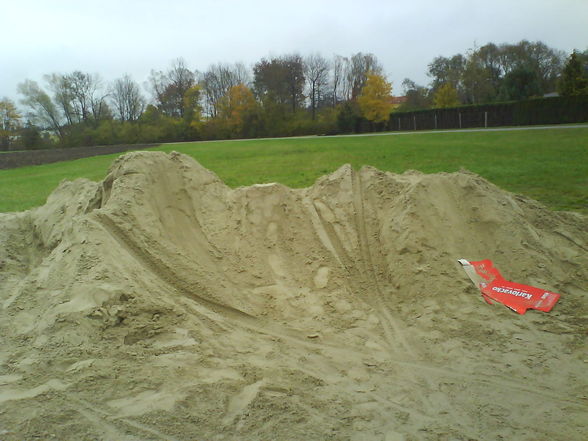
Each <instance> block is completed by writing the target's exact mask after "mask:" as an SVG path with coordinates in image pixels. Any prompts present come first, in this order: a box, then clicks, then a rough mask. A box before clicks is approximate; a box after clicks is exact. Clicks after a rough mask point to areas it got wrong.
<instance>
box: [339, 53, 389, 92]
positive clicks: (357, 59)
mask: <svg viewBox="0 0 588 441" xmlns="http://www.w3.org/2000/svg"><path fill="white" fill-rule="evenodd" d="M383 70H384V69H383V68H382V65H381V64H380V62H379V61H378V59H377V57H376V56H375V55H373V54H363V53H361V52H358V53H357V54H355V55H353V56H352V57H351V59H350V60H349V66H348V69H347V75H346V81H347V88H348V90H349V92H350V96H349V99H352V100H354V99H355V98H357V97H358V96H359V94H360V93H361V89H363V86H364V85H365V82H366V80H367V74H368V73H374V74H378V75H381V74H382V72H383Z"/></svg>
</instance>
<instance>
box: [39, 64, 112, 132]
mask: <svg viewBox="0 0 588 441" xmlns="http://www.w3.org/2000/svg"><path fill="white" fill-rule="evenodd" d="M45 81H46V82H47V84H48V85H49V89H50V90H51V91H52V92H53V101H54V104H55V105H56V106H57V107H58V108H59V109H60V111H61V112H62V113H63V116H64V117H65V119H66V121H67V124H74V123H80V122H86V123H87V122H96V121H99V120H100V119H102V118H103V117H104V116H105V114H106V111H107V108H106V102H105V98H106V95H105V94H103V93H102V80H101V79H100V77H99V76H98V75H92V74H88V73H84V72H80V71H74V72H72V73H70V74H65V75H64V74H57V73H53V74H51V75H45Z"/></svg>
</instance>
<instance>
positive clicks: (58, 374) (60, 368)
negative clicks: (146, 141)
mask: <svg viewBox="0 0 588 441" xmlns="http://www.w3.org/2000/svg"><path fill="white" fill-rule="evenodd" d="M587 227H588V222H587V218H586V217H585V216H582V215H579V214H573V213H554V212H551V211H549V210H547V209H546V208H544V207H542V206H540V205H539V204H538V203H536V202H534V201H531V200H528V199H526V198H523V197H520V196H516V195H513V194H510V193H507V192H504V191H502V190H500V189H499V188H497V187H495V186H494V185H492V184H490V183H488V182H487V181H485V180H484V179H482V178H480V177H479V176H477V175H474V174H472V173H469V172H459V173H452V174H435V175H424V174H420V173H418V172H406V173H404V174H402V175H395V174H391V173H384V172H381V171H378V170H376V169H373V168H369V167H365V168H363V169H362V170H361V171H359V172H356V171H354V170H352V169H351V167H349V166H344V167H342V168H340V169H339V170H337V171H336V172H334V173H333V174H331V175H328V176H325V177H322V178H321V179H319V180H318V181H317V182H316V183H315V184H314V185H313V186H312V187H310V188H306V189H298V190H294V189H290V188H287V187H284V186H282V185H279V184H263V185H254V186H251V187H246V188H238V189H235V190H232V189H230V188H229V187H227V186H226V185H224V184H223V183H222V182H221V181H220V180H219V179H218V177H217V176H216V175H215V174H214V173H212V172H210V171H208V170H206V169H204V168H203V167H201V166H200V165H199V164H198V163H196V162H195V161H194V160H192V159H191V158H189V157H187V156H184V155H181V154H177V153H172V154H169V155H166V154H164V153H158V152H150V153H146V152H141V153H130V154H127V155H124V156H121V157H120V158H119V159H118V160H117V161H116V162H115V163H114V164H113V165H112V167H111V169H110V172H109V174H108V176H107V177H106V178H105V179H104V180H103V181H102V182H100V183H94V182H90V181H86V180H77V181H74V182H63V183H62V184H61V185H60V186H59V188H57V189H56V190H55V192H54V193H53V194H52V195H51V196H50V197H49V199H48V201H47V203H46V205H45V206H43V207H40V208H37V209H34V210H30V211H27V212H24V213H12V214H2V215H0V265H1V269H0V284H1V285H0V335H2V345H1V346H0V439H2V440H3V441H5V440H6V441H8V440H22V439H33V438H35V437H36V438H40V439H58V440H95V439H96V440H98V439H99V440H289V441H292V440H305V441H306V440H386V441H392V440H512V439H517V440H554V439H565V440H578V441H579V440H583V439H585V423H586V412H587V411H588V400H587V397H588V391H587V390H586V387H587V375H586V367H587V365H586V362H587V358H588V356H587V354H586V346H585V336H586V317H587V309H588V308H587V305H586V291H585V289H586V287H587V286H588V253H587V251H588V228H587ZM458 258H466V259H471V260H479V259H483V258H490V259H492V260H494V262H495V264H496V266H497V267H498V268H499V269H500V270H501V271H502V273H503V275H504V276H505V277H507V278H508V279H510V280H514V281H518V282H521V283H527V284H533V285H537V286H541V287H544V288H546V289H550V290H553V291H555V292H559V293H561V294H562V298H561V299H560V301H559V303H558V304H557V305H556V307H555V308H554V310H553V311H552V312H550V313H542V312H537V311H529V312H528V313H527V314H526V315H524V316H519V315H517V314H515V313H513V312H511V311H509V310H508V309H507V308H504V307H503V306H500V305H493V306H489V305H487V304H485V303H484V302H483V300H482V298H481V296H480V295H479V292H478V291H477V290H476V289H475V288H474V287H473V286H472V285H471V282H470V281H469V279H468V278H467V276H466V275H465V273H463V271H462V270H461V268H460V266H459V264H458V263H457V262H456V260H457V259H458Z"/></svg>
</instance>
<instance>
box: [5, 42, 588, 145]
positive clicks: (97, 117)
mask: <svg viewBox="0 0 588 441" xmlns="http://www.w3.org/2000/svg"><path fill="white" fill-rule="evenodd" d="M427 74H428V76H429V77H430V78H431V83H430V84H429V85H427V86H422V85H418V84H416V83H415V82H414V81H412V80H410V79H405V80H404V81H403V83H402V86H403V89H404V90H403V94H404V95H405V97H406V98H404V99H403V100H399V101H400V102H395V101H394V100H393V99H392V97H391V94H392V90H391V85H390V83H388V82H387V80H386V77H385V74H384V70H383V67H382V64H381V63H380V61H379V60H378V59H377V57H376V56H375V55H373V54H365V53H361V52H360V53H356V54H354V55H351V56H349V57H343V56H338V55H337V56H334V57H332V58H330V59H327V58H325V57H323V56H322V55H320V54H311V55H308V56H301V55H298V54H287V55H282V56H274V57H269V58H263V59H261V60H260V61H258V62H257V63H255V64H254V65H253V66H252V68H251V69H249V68H248V67H246V66H245V65H244V64H242V63H234V64H227V63H218V64H214V65H211V66H210V67H209V68H208V69H207V70H206V71H204V72H198V71H194V70H191V69H190V67H189V66H188V65H187V64H186V62H185V61H184V60H183V59H177V60H175V61H173V62H172V63H171V65H170V66H169V68H167V69H166V70H152V71H151V73H150V75H149V78H148V81H146V82H145V83H144V84H143V85H142V86H141V85H140V84H139V83H137V82H136V81H135V80H134V79H133V78H131V77H130V76H129V75H124V76H122V77H120V78H118V79H115V80H114V81H111V82H105V81H103V80H102V79H101V78H100V76H99V75H97V74H90V73H85V72H80V71H75V72H71V73H65V74H63V73H53V74H49V75H46V76H45V77H44V81H43V84H42V85H40V84H38V83H37V82H35V81H31V80H24V81H23V82H22V83H20V84H19V85H18V93H19V95H20V97H21V99H20V105H21V107H20V109H19V108H18V107H17V106H16V104H15V103H14V102H12V101H11V100H9V99H7V98H4V99H2V100H0V149H3V150H10V149H23V148H27V149H28V148H30V149H37V148H48V147H73V146H82V145H110V144H134V143H157V142H168V141H189V140H199V139H227V138H253V137H274V136H293V135H307V134H324V133H340V132H353V131H359V130H362V131H363V130H381V129H386V128H393V127H388V126H389V125H390V124H391V121H393V118H391V117H390V114H391V112H392V117H393V115H394V113H395V112H407V111H415V110H423V109H430V108H448V107H455V106H460V105H464V104H468V105H472V104H483V103H497V102H504V101H513V100H523V99H527V98H529V97H541V96H543V95H545V94H549V93H553V92H559V94H561V95H564V96H570V95H582V94H588V50H586V51H584V52H580V53H579V52H574V53H573V54H571V55H569V56H566V54H565V53H563V52H561V51H558V50H556V49H553V48H550V47H548V46H547V45H545V44H544V43H542V42H528V41H521V42H519V43H517V44H502V45H495V44H493V43H489V44H487V45H485V46H482V47H480V48H474V49H472V50H470V51H468V52H467V53H466V54H457V55H454V56H452V57H444V56H439V57H436V58H435V59H434V60H432V61H431V63H429V65H428V71H427ZM400 94H401V93H399V92H397V93H396V94H395V95H400ZM21 109H22V110H21Z"/></svg>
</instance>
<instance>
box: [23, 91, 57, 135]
mask: <svg viewBox="0 0 588 441" xmlns="http://www.w3.org/2000/svg"><path fill="white" fill-rule="evenodd" d="M17 90H18V93H19V94H21V95H22V96H23V98H22V99H21V103H22V104H24V105H25V106H27V107H28V108H29V110H30V113H29V115H28V116H29V118H31V119H32V120H34V121H36V122H38V123H39V124H40V125H41V126H42V127H43V128H45V129H49V130H52V131H54V132H55V133H56V134H57V135H58V136H59V138H60V139H62V140H63V137H64V135H65V133H64V130H63V123H64V119H63V117H62V116H61V114H60V112H59V110H58V108H57V107H56V106H55V104H54V103H53V101H51V98H50V97H49V95H47V93H46V92H45V91H44V90H43V89H41V88H40V87H39V85H38V84H37V82H35V81H31V80H25V81H24V82H22V83H20V84H18V86H17Z"/></svg>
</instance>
